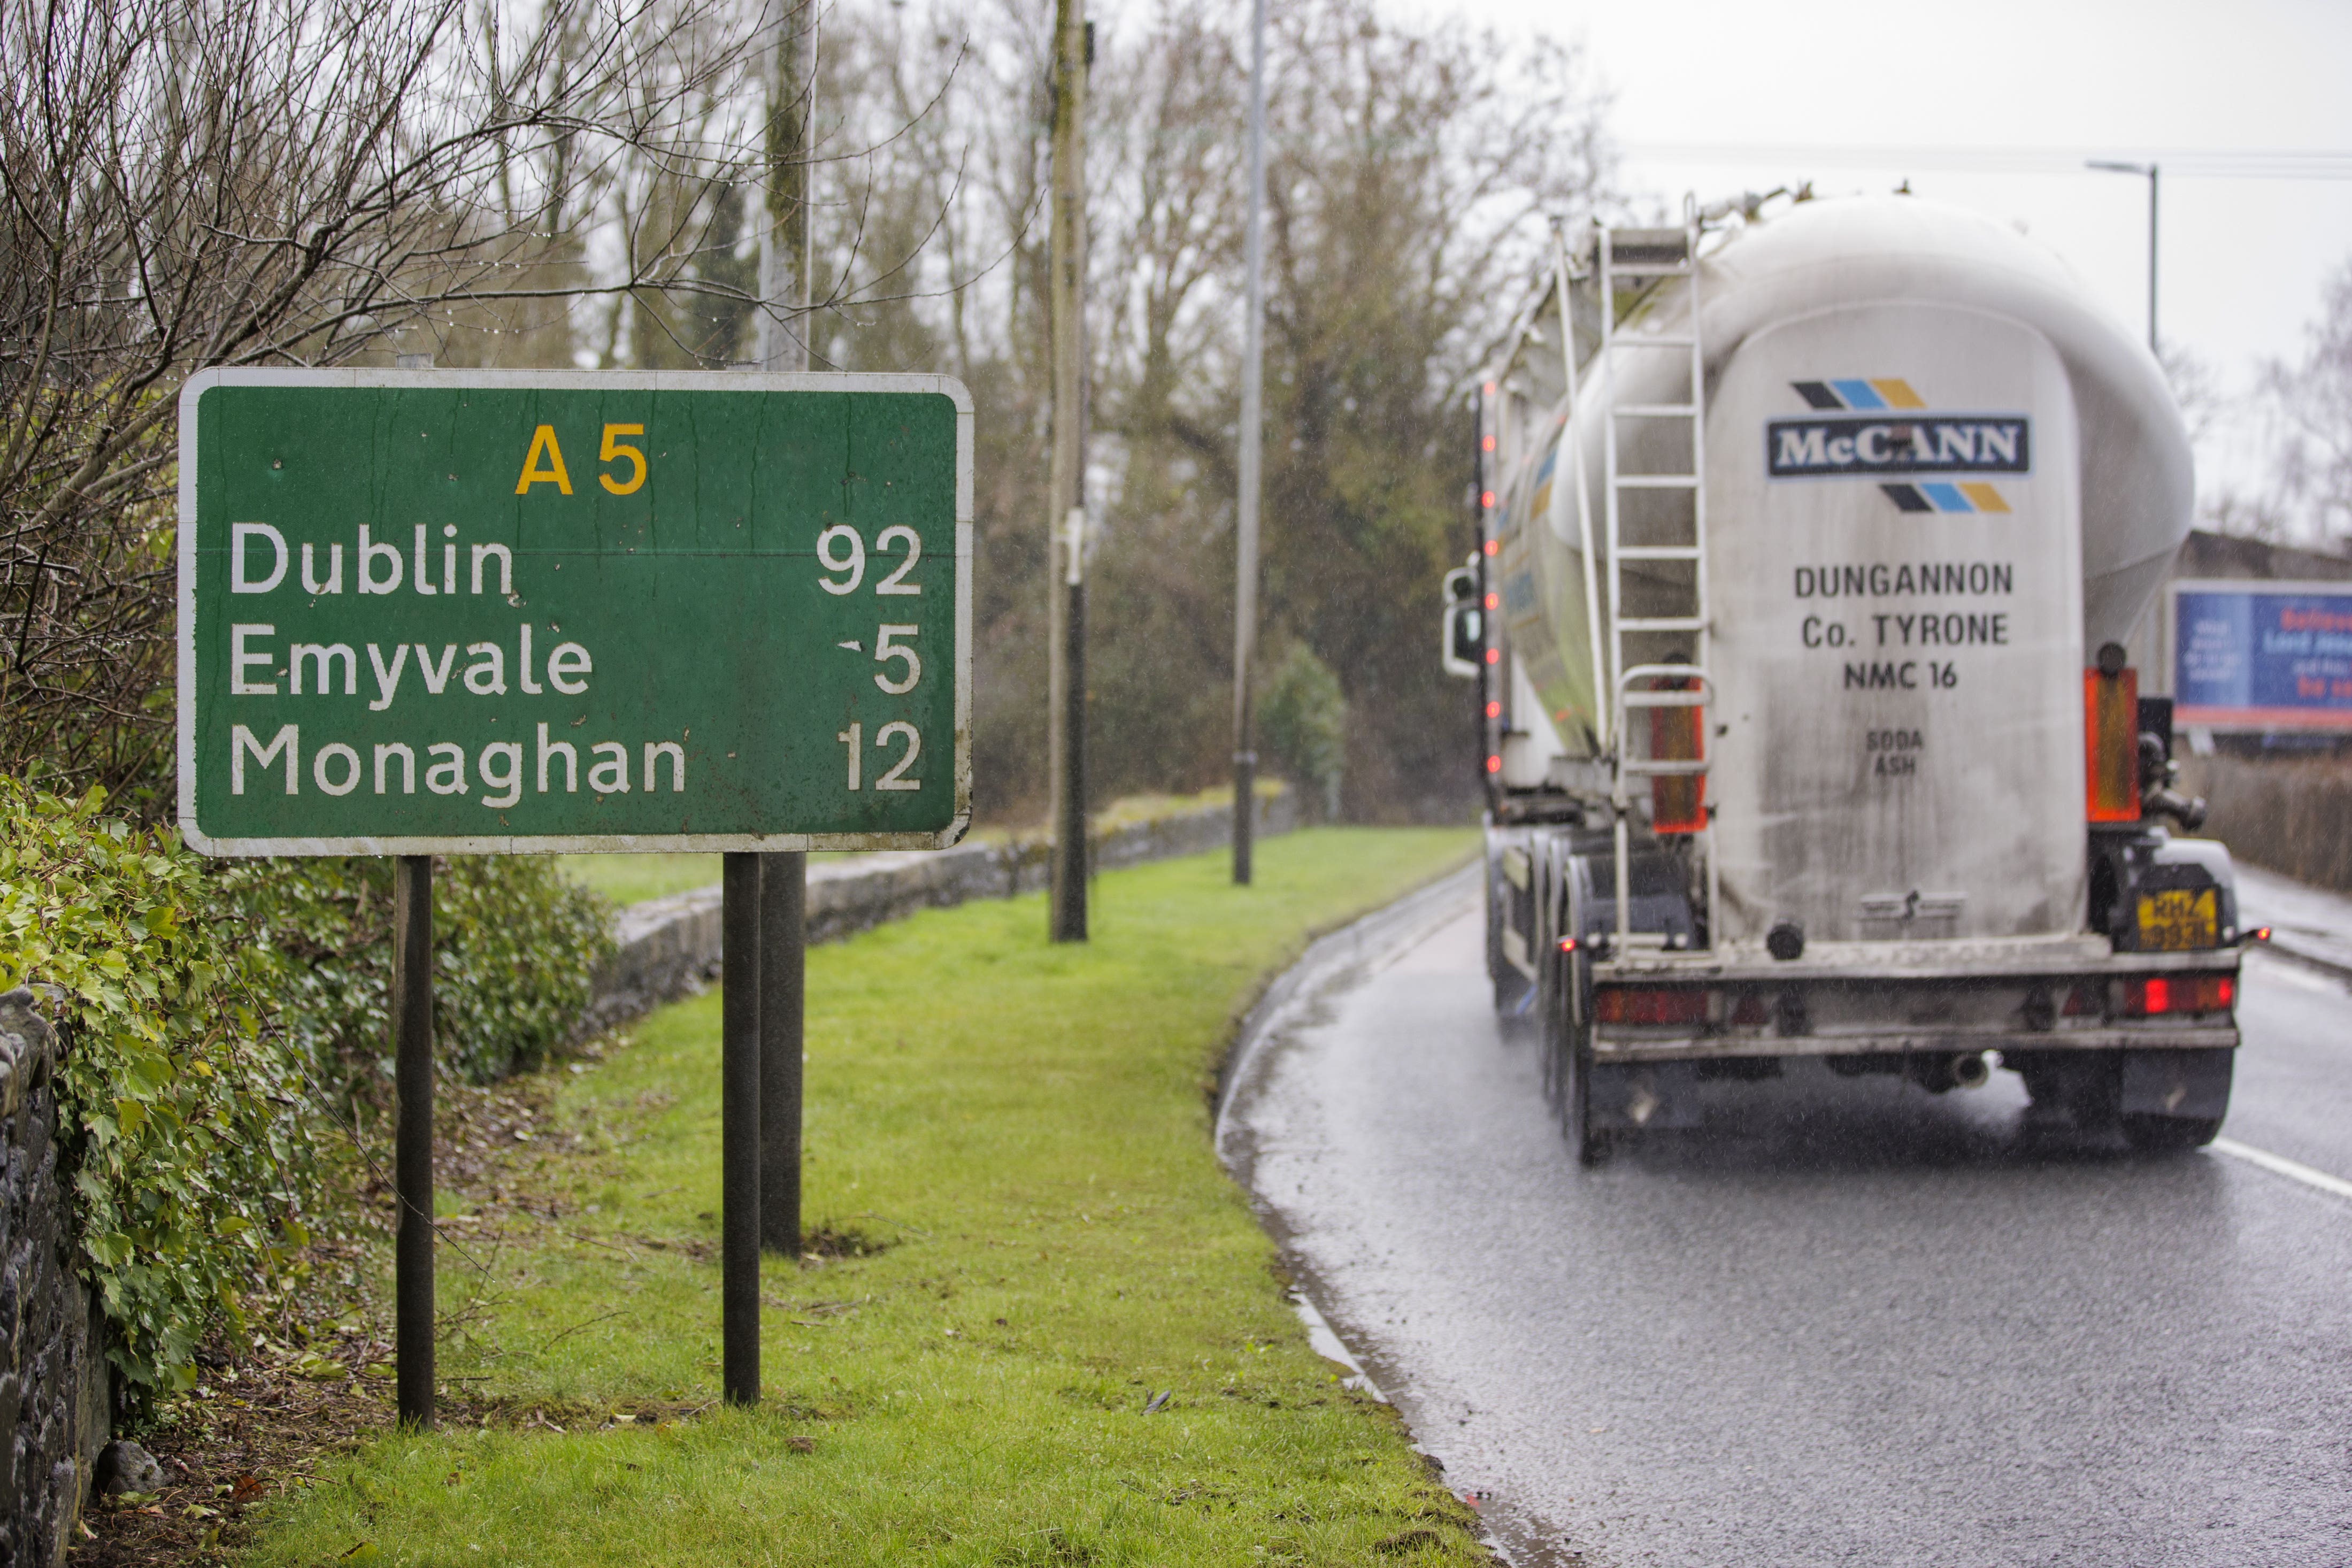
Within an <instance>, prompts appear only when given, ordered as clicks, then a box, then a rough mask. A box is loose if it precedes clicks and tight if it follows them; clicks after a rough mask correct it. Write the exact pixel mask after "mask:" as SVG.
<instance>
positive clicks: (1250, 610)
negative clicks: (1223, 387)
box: [1234, 0, 1265, 888]
mask: <svg viewBox="0 0 2352 1568" xmlns="http://www.w3.org/2000/svg"><path fill="white" fill-rule="evenodd" d="M1248 236H1249V237H1248V242H1247V260H1248V268H1249V289H1248V303H1247V304H1246V305H1245V306H1244V311H1245V312H1246V313H1245V316H1244V321H1243V323H1242V428H1241V453H1240V461H1239V463H1238V464H1237V467H1238V468H1239V469H1240V479H1241V494H1240V495H1239V496H1238V497H1236V498H1235V505H1234V520H1235V527H1234V886H1236V887H1244V888H1245V887H1247V886H1249V881H1250V851H1251V849H1252V847H1253V843H1252V840H1253V837H1254V830H1255V827H1256V812H1257V752H1256V751H1255V749H1254V734H1253V726H1252V724H1251V718H1252V715H1251V712H1250V665H1251V663H1252V662H1253V661H1254V660H1255V658H1256V657H1257V502H1258V479H1259V476H1258V460H1259V457H1260V447H1261V445H1262V437H1263V432H1262V430H1261V429H1260V426H1262V425H1263V424H1264V422H1265V0H1252V4H1251V5H1250V107H1249V230H1248Z"/></svg>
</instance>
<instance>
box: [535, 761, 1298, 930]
mask: <svg viewBox="0 0 2352 1568" xmlns="http://www.w3.org/2000/svg"><path fill="white" fill-rule="evenodd" d="M1282 790H1283V786H1282V785H1281V784H1277V783H1276V782H1275V781H1274V780H1272V779H1261V780H1259V781H1258V784H1257V794H1258V795H1260V796H1261V797H1263V798H1265V799H1269V800H1270V799H1273V798H1275V797H1276V796H1277V795H1281V794H1282ZM1233 804H1234V792H1233V788H1232V786H1230V785H1224V786H1221V787H1218V788H1214V789H1204V790H1202V791H1201V792H1200V793H1199V794H1197V795H1122V796H1121V797H1119V798H1118V800H1115V801H1113V802H1111V803H1110V804H1109V805H1107V806H1105V807H1103V809H1102V810H1100V811H1098V812H1097V813H1095V816H1094V830H1095V831H1096V832H1097V833H1108V832H1110V831H1111V830H1112V829H1114V828H1119V827H1125V826H1128V825H1129V823H1135V822H1148V821H1150V819H1151V818H1153V817H1156V816H1175V815H1176V814H1177V813H1179V812H1186V811H1199V810H1201V809H1202V808H1204V807H1209V806H1223V807H1225V808H1226V809H1227V810H1231V809H1232V807H1233ZM1043 836H1044V829H1042V828H1027V829H1023V830H1021V831H1019V832H1015V831H1014V830H1013V829H1011V828H1008V827H1004V826H987V827H975V828H973V829H972V830H971V832H970V833H967V834H966V835H965V836H964V837H963V842H964V843H967V844H988V843H995V844H1002V843H1006V842H1009V841H1011V840H1012V839H1014V838H1016V837H1017V838H1041V837H1043ZM559 858H560V860H561V861H562V866H563V869H564V871H565V873H566V874H568V875H570V876H572V877H573V878H575V879H578V880H580V881H583V882H585V883H586V884H587V885H588V886H590V887H592V888H593V889H596V890H597V891H598V892H600V893H602V894H604V896H605V897H606V898H608V899H610V900H613V901H614V903H616V904H634V903H638V902H640V901H642V900H646V899H658V898H662V897H664V896H665V895H667V894H670V893H683V892H685V891H686V890H687V889H689V888H708V887H711V886H714V885H715V884H716V883H717V882H718V880H719V857H718V856H716V855H565V856H561V857H559ZM816 858H817V859H819V860H828V859H846V858H850V857H848V856H834V855H819V856H817V857H816Z"/></svg>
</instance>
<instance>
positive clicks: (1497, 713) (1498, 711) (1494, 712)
mask: <svg viewBox="0 0 2352 1568" xmlns="http://www.w3.org/2000/svg"><path fill="white" fill-rule="evenodd" d="M1502 716H1503V705H1502V704H1501V703H1499V702H1489V703H1487V704H1486V717H1487V718H1489V719H1499V718H1501V717H1502Z"/></svg>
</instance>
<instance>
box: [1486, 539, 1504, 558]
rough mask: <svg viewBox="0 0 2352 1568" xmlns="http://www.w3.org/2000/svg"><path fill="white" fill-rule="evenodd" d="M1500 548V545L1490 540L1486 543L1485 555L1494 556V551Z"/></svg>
mask: <svg viewBox="0 0 2352 1568" xmlns="http://www.w3.org/2000/svg"><path fill="white" fill-rule="evenodd" d="M1502 548H1503V547H1502V545H1501V544H1500V543H1499V542H1496V541H1495V540H1492V539H1490V540H1488V541H1486V553H1487V554H1489V555H1492V554H1494V553H1495V552H1496V551H1498V550H1500V549H1502Z"/></svg>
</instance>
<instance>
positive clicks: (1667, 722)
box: [1650, 676, 1706, 833]
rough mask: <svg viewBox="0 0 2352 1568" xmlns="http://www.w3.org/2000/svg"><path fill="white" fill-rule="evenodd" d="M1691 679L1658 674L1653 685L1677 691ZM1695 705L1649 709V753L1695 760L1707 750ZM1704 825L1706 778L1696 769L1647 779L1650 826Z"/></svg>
mask: <svg viewBox="0 0 2352 1568" xmlns="http://www.w3.org/2000/svg"><path fill="white" fill-rule="evenodd" d="M1692 684H1693V683H1692V682H1690V681H1687V680H1680V679H1675V678H1673V677H1671V676H1660V677H1659V678H1657V679H1655V680H1654V682H1652V689H1654V690H1660V691H1680V690H1685V689H1688V688H1689V687H1690V686H1691V685H1692ZM1700 712H1701V710H1699V709H1696V708H1653V709H1651V710H1650V755H1651V756H1652V757H1653V758H1654V759H1655V760H1657V761H1659V762H1672V763H1695V762H1697V761H1698V760H1699V759H1700V758H1701V757H1702V756H1704V755H1705V754H1706V743H1705V731H1704V730H1703V729H1702V727H1701V725H1702V721H1701V719H1700ZM1705 826H1706V777H1705V775H1703V774H1698V773H1686V774H1683V775H1681V776H1679V777H1677V776H1674V775H1668V774H1660V775H1658V776H1655V777H1653V778H1652V779H1651V780H1650V830H1651V831H1652V832H1653V833H1696V832H1698V831H1699V830H1700V829H1701V828H1703V827H1705Z"/></svg>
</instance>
